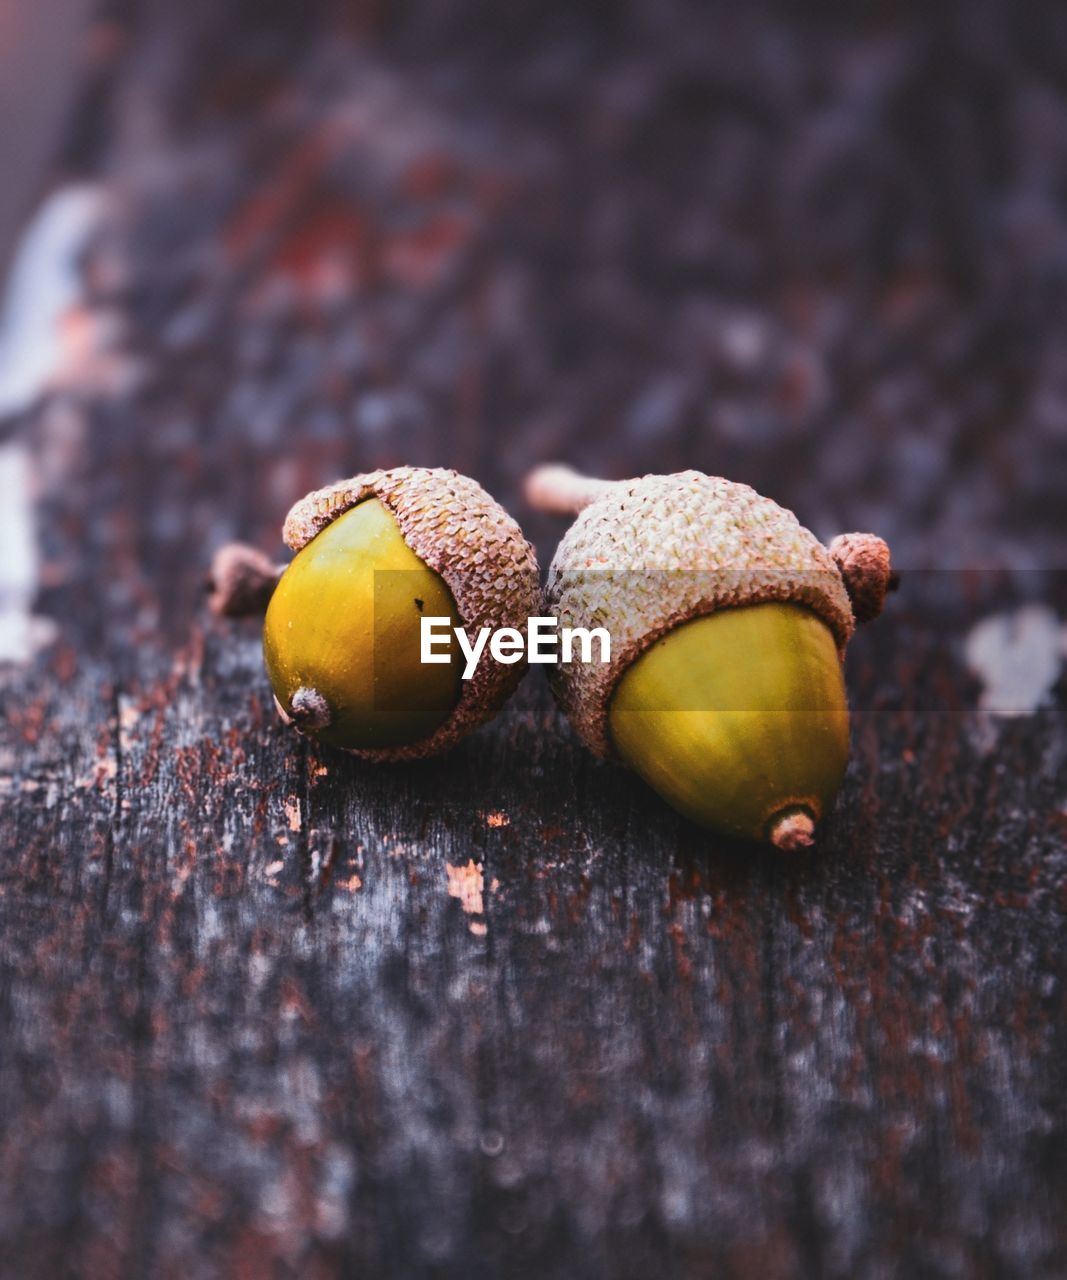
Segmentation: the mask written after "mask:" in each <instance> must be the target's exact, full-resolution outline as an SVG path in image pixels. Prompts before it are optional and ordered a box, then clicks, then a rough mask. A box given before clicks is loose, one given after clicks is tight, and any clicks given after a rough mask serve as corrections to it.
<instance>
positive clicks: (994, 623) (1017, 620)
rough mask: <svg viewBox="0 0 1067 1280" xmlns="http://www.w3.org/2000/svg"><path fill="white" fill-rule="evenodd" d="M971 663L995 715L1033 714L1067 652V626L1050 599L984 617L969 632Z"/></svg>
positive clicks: (985, 704) (986, 707)
mask: <svg viewBox="0 0 1067 1280" xmlns="http://www.w3.org/2000/svg"><path fill="white" fill-rule="evenodd" d="M964 654H965V658H966V662H967V667H968V669H969V670H970V671H971V672H972V674H974V675H975V676H977V677H978V679H979V680H981V682H982V684H983V686H984V687H983V690H982V698H981V706H982V710H983V711H987V712H988V713H989V714H990V715H995V716H1004V717H1014V716H1030V715H1033V714H1034V712H1035V711H1037V709H1038V707H1040V706H1041V704H1042V703H1043V702H1044V701H1045V700H1046V699H1047V698H1048V696H1049V695H1050V694H1051V692H1052V689H1053V687H1054V686H1055V684H1056V682H1057V680H1058V679H1059V678H1060V671H1061V669H1062V666H1063V659H1064V656H1065V655H1067V628H1065V627H1063V626H1062V625H1061V624H1060V620H1059V618H1058V617H1057V615H1056V614H1055V612H1054V611H1053V610H1052V609H1050V608H1048V607H1047V606H1046V605H1038V604H1034V605H1026V606H1025V607H1024V608H1022V609H1017V610H1015V611H1014V612H1013V613H997V614H994V615H992V616H991V617H988V618H984V619H983V620H982V621H981V622H979V623H978V624H977V626H975V627H973V628H972V629H971V631H970V633H969V634H968V636H967V639H966V641H965V646H964Z"/></svg>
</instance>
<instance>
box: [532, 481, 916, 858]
mask: <svg viewBox="0 0 1067 1280" xmlns="http://www.w3.org/2000/svg"><path fill="white" fill-rule="evenodd" d="M527 496H528V498H529V500H530V502H531V503H532V505H534V506H535V507H537V508H539V509H541V510H547V511H553V512H556V513H559V514H563V513H570V514H574V513H580V514H578V518H577V519H576V520H575V522H574V524H573V525H572V527H571V528H570V530H569V531H568V532H567V534H566V535H565V536H564V538H563V539H562V541H561V542H560V544H559V547H558V549H557V551H556V555H555V558H554V559H553V562H552V565H551V568H550V570H549V576H548V583H547V587H546V592H545V604H544V608H545V611H546V612H547V613H554V614H556V615H557V616H558V619H559V624H560V626H570V627H585V628H593V627H602V628H605V629H606V630H607V631H608V633H609V634H610V636H611V659H610V661H609V662H607V663H604V664H595V663H573V664H569V665H560V666H557V667H556V669H555V672H554V676H553V685H554V689H555V692H556V695H557V698H558V700H559V702H560V704H561V706H562V708H563V710H564V711H565V712H566V714H567V715H568V716H569V718H570V720H571V722H572V724H573V725H574V727H575V729H576V730H577V732H578V735H579V737H580V738H581V739H582V740H583V741H584V742H585V743H586V745H588V746H589V747H590V748H591V749H592V750H593V751H594V752H595V753H596V754H597V755H599V756H601V757H604V758H613V759H616V760H619V761H621V762H622V763H624V764H627V765H629V766H630V767H631V768H632V769H634V770H635V771H636V772H637V773H638V774H640V775H641V777H643V778H644V779H645V781H646V782H648V783H649V784H650V785H651V786H652V787H653V788H654V789H655V790H656V791H658V792H659V794H660V795H661V796H663V798H664V799H665V800H667V802H668V803H669V804H671V805H672V806H673V807H674V808H676V809H677V810H679V812H681V813H683V814H685V815H686V816H687V817H688V818H691V819H692V820H693V821H695V822H698V823H700V824H701V825H703V826H707V827H710V828H713V829H715V830H718V831H722V832H724V833H727V834H730V835H735V836H741V837H744V838H747V839H752V840H764V841H769V842H770V843H771V844H773V845H776V846H777V847H779V848H781V849H797V848H801V847H804V846H807V845H810V844H812V843H813V839H814V832H815V826H816V824H817V823H818V822H819V820H820V819H821V818H822V817H823V816H824V814H825V813H826V812H827V810H828V809H829V807H830V806H831V804H832V802H833V799H834V797H835V795H836V793H837V791H838V789H839V787H840V785H841V781H842V778H843V777H844V772H845V767H846V764H847V761H848V704H847V700H846V696H845V686H844V680H843V677H842V662H843V659H844V653H845V647H846V645H847V644H848V641H849V639H850V637H851V635H852V632H853V629H854V626H855V622H856V621H857V620H861V621H865V620H867V619H868V618H871V617H874V616H876V615H877V613H878V612H879V611H880V609H881V605H882V601H883V599H884V596H885V592H886V590H887V589H888V588H889V586H890V580H891V571H890V565H889V551H888V548H887V547H886V545H885V543H884V542H883V541H882V540H881V539H880V538H876V537H874V536H873V535H871V534H847V535H843V536H842V537H840V538H837V539H835V540H834V541H833V543H831V545H830V547H829V548H826V547H823V546H822V545H821V544H820V543H819V542H818V540H817V539H816V538H815V537H814V535H812V534H811V533H809V532H808V531H807V530H806V529H804V528H803V527H802V526H801V525H800V523H799V522H798V521H797V519H796V517H795V516H794V515H793V514H792V512H789V511H786V510H784V509H783V508H781V507H779V506H778V505H777V504H775V503H774V502H772V501H770V499H768V498H763V497H761V496H760V495H759V494H757V493H756V492H755V491H754V490H753V489H750V488H749V487H748V486H747V485H741V484H734V483H731V482H730V481H728V480H724V479H722V478H720V477H717V476H706V475H703V474H701V473H700V472H697V471H685V472H681V473H679V474H676V475H668V476H645V477H643V478H641V479H638V480H625V481H618V482H610V481H602V480H587V479H585V478H584V477H581V476H578V475H576V474H575V473H574V472H572V471H570V470H569V469H568V468H564V467H545V468H541V469H539V470H538V471H536V472H534V473H533V475H532V476H531V477H530V479H529V480H528V482H527Z"/></svg>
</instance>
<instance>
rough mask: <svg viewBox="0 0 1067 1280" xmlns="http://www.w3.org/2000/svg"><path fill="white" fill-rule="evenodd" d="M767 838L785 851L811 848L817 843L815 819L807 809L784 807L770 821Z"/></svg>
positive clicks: (790, 851)
mask: <svg viewBox="0 0 1067 1280" xmlns="http://www.w3.org/2000/svg"><path fill="white" fill-rule="evenodd" d="M767 839H768V840H769V841H770V842H771V844H773V845H774V846H775V848H776V849H781V850H782V851H783V853H796V852H797V851H798V850H800V849H810V848H811V846H812V845H813V844H814V843H815V820H814V818H812V816H811V814H810V813H809V812H808V810H807V809H801V808H789V809H783V810H782V812H781V813H778V814H775V816H774V817H773V818H772V819H771V820H770V822H769V823H768V825H767Z"/></svg>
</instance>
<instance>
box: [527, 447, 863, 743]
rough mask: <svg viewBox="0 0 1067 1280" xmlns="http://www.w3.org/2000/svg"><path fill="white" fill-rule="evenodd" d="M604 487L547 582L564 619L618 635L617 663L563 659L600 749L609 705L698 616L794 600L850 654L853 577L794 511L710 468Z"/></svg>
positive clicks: (585, 727) (563, 545) (606, 737)
mask: <svg viewBox="0 0 1067 1280" xmlns="http://www.w3.org/2000/svg"><path fill="white" fill-rule="evenodd" d="M599 483H601V487H600V488H599V489H597V490H595V491H591V492H595V497H594V500H593V501H592V502H591V503H590V505H588V506H586V507H585V509H584V510H583V511H581V513H580V514H579V515H578V517H577V519H576V520H575V522H574V524H573V525H572V526H571V528H570V529H569V530H568V532H567V533H566V534H565V535H564V537H563V540H562V541H561V542H560V544H559V547H558V548H557V550H556V554H555V557H554V558H553V561H552V566H551V568H550V570H549V574H548V582H547V585H546V589H545V611H546V613H554V614H556V615H558V619H559V625H560V626H561V627H564V626H569V627H588V628H591V627H605V628H607V630H608V632H609V634H610V636H611V661H610V662H608V663H599V662H589V663H583V662H573V663H570V664H567V665H564V664H562V663H561V664H559V665H558V666H557V667H556V668H555V671H554V675H553V683H554V686H555V689H556V693H557V696H558V698H559V701H560V704H561V705H562V707H563V710H564V711H565V712H566V713H567V715H568V717H569V718H570V720H571V723H572V724H573V725H574V727H575V729H576V730H577V732H578V734H579V736H580V737H581V738H582V739H583V741H584V742H585V743H586V745H587V746H589V747H590V749H591V750H593V751H594V752H595V753H596V754H597V755H600V756H610V755H612V754H613V751H612V746H611V736H610V731H609V727H608V705H609V703H610V701H611V695H612V693H613V692H614V690H615V686H616V684H617V683H618V681H619V679H620V677H621V676H622V674H623V672H624V671H625V670H626V669H627V668H628V667H629V666H630V664H631V663H632V662H633V661H634V659H635V658H637V657H638V656H639V655H640V654H641V653H643V652H644V650H645V649H647V648H648V647H649V646H650V645H652V644H653V643H654V642H655V641H656V640H658V639H659V638H660V637H661V636H663V635H665V634H666V633H667V632H668V631H671V630H672V629H673V628H674V627H676V626H678V625H679V624H680V623H683V622H687V621H689V619H691V618H696V617H700V616H703V615H704V614H708V613H713V612H714V611H715V610H717V609H725V608H733V607H737V606H739V605H749V604H759V603H763V602H766V601H792V602H794V603H796V604H801V605H806V606H807V607H808V608H809V609H811V610H812V611H813V612H814V613H815V614H817V615H818V616H819V617H820V618H821V619H822V620H823V621H824V622H825V623H826V625H827V626H828V627H829V629H830V631H831V632H832V634H833V636H834V639H835V640H836V642H837V648H838V652H839V654H840V655H841V657H842V658H843V657H844V652H845V646H846V645H847V644H848V641H849V638H850V637H851V635H852V631H853V629H854V619H853V616H852V609H851V607H850V604H849V597H848V594H847V592H846V590H845V584H844V581H843V579H842V576H841V573H840V571H839V569H838V566H837V564H836V563H835V561H834V559H833V557H832V556H831V555H830V553H829V551H828V550H827V549H826V548H825V547H824V546H823V545H822V544H821V543H820V542H819V541H818V539H817V538H816V537H815V536H814V534H812V533H809V532H808V530H807V529H805V528H804V527H803V526H802V525H801V524H800V522H799V521H798V520H797V518H796V516H795V515H793V513H792V512H791V511H786V510H785V509H784V508H783V507H780V506H778V504H777V503H775V502H772V501H771V500H770V499H769V498H764V497H761V496H760V494H758V493H756V491H755V490H754V489H750V488H749V486H748V485H744V484H734V483H733V482H731V481H729V480H724V479H722V478H721V477H719V476H706V475H703V474H702V473H701V472H699V471H682V472H679V473H677V474H675V475H666V476H657V475H649V476H644V477H642V478H641V479H638V480H620V481H618V482H616V483H614V484H611V485H603V484H602V482H599ZM575 505H581V500H579V501H578V502H576V503H575ZM594 652H595V650H594Z"/></svg>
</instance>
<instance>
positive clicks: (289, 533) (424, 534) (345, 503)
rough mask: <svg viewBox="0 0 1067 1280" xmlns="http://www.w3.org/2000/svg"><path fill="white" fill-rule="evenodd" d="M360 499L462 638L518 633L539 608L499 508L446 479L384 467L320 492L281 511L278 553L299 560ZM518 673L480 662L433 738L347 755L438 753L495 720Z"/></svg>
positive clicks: (434, 472) (477, 488)
mask: <svg viewBox="0 0 1067 1280" xmlns="http://www.w3.org/2000/svg"><path fill="white" fill-rule="evenodd" d="M367 498H377V499H378V500H379V501H380V502H381V503H382V504H383V505H384V506H385V507H387V508H388V509H389V511H390V512H391V513H392V514H393V516H394V518H395V519H396V522H397V525H398V527H399V529H400V532H401V534H402V536H403V538H404V541H405V542H406V543H407V544H408V546H409V547H410V548H411V550H412V551H414V552H415V554H416V555H417V556H418V557H419V559H421V560H422V561H424V562H425V564H427V565H428V566H429V567H430V568H431V569H433V570H434V572H435V573H437V574H439V575H440V577H441V578H442V579H443V580H444V582H445V584H446V585H447V587H448V588H449V590H450V591H451V592H452V597H453V599H454V600H455V602H456V609H457V611H458V613H459V616H460V620H461V623H462V625H463V626H464V627H466V628H467V630H468V632H471V631H475V632H476V631H477V630H478V629H479V628H481V627H483V626H488V627H492V628H494V629H495V628H499V627H515V628H517V629H518V630H520V631H525V629H526V625H527V620H528V619H529V618H530V616H531V615H534V614H536V613H537V612H538V609H539V607H540V604H539V580H538V569H537V559H536V557H535V555H534V550H533V548H532V547H531V546H530V544H529V543H528V542H527V541H526V539H525V538H524V537H523V534H522V530H521V529H520V528H519V526H518V524H517V523H516V522H515V521H514V520H513V519H512V518H511V516H509V515H508V513H507V512H506V511H505V510H504V509H503V507H501V506H500V504H499V503H498V502H496V501H494V500H493V498H491V497H490V496H489V494H488V493H486V491H485V490H484V489H483V488H482V486H481V485H480V484H478V482H477V481H476V480H472V479H470V477H469V476H463V475H460V474H459V473H458V472H456V471H446V470H444V469H443V468H428V467H393V468H391V469H390V470H386V471H368V472H366V473H365V474H363V475H357V476H353V477H352V478H351V479H349V480H339V481H338V482H337V483H336V484H331V485H327V487H326V488H324V489H318V490H316V491H315V492H313V493H309V494H308V495H307V496H306V497H304V498H301V500H300V501H299V502H298V503H296V504H295V506H293V508H292V509H291V510H290V512H289V514H288V516H287V517H286V520H285V526H284V528H283V530H282V537H283V538H284V539H285V542H286V545H287V546H288V547H290V548H291V550H293V551H299V550H300V549H301V548H302V547H305V546H306V545H307V544H308V543H309V542H310V541H311V540H312V538H314V537H315V535H316V534H318V533H321V532H322V530H323V529H325V528H326V526H327V525H328V524H330V522H331V521H333V520H336V519H337V517H338V516H340V515H342V514H343V513H344V512H346V511H348V510H349V509H350V508H352V507H354V506H356V505H357V504H358V503H360V502H362V501H364V500H365V499H367ZM525 671H526V664H525V662H520V663H514V664H512V665H506V664H504V663H500V662H480V663H479V664H478V666H477V668H476V669H475V672H474V674H473V675H472V677H471V679H470V680H463V681H461V682H460V694H459V699H458V701H457V702H456V705H455V706H454V707H453V708H452V712H451V714H450V715H449V716H448V718H447V719H446V720H445V721H444V722H443V723H442V724H441V725H439V726H438V727H437V729H435V730H434V732H433V733H431V734H429V735H428V736H427V737H425V738H422V739H420V740H419V741H418V742H413V743H408V744H405V745H404V746H401V747H382V748H364V749H356V750H352V751H351V754H352V755H356V756H360V757H361V758H363V759H367V760H381V761H390V760H416V759H420V758H421V757H423V756H431V755H437V754H439V753H440V752H443V751H447V750H448V749H449V748H450V747H452V746H453V745H454V744H455V743H456V742H458V741H459V739H460V738H462V737H464V736H465V735H466V734H468V733H470V732H471V731H472V730H473V729H475V728H477V727H478V725H480V724H483V723H484V722H485V721H486V720H489V719H491V718H492V717H493V716H494V715H496V713H497V711H499V710H500V708H501V706H502V705H503V704H504V702H505V701H506V699H507V698H508V696H509V695H510V694H511V693H512V691H513V690H514V689H515V687H516V685H517V684H518V683H519V681H520V680H521V679H522V677H523V675H524V674H525Z"/></svg>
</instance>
